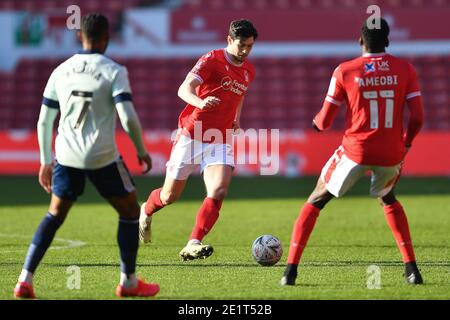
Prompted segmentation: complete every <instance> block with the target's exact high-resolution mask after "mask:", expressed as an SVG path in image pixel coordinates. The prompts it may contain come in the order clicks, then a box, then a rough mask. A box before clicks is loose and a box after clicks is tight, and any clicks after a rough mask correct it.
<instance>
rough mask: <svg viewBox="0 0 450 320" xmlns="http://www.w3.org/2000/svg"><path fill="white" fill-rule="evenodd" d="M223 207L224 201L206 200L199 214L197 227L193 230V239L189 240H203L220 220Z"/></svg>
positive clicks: (196, 222)
mask: <svg viewBox="0 0 450 320" xmlns="http://www.w3.org/2000/svg"><path fill="white" fill-rule="evenodd" d="M221 207H222V200H216V199H213V198H205V200H204V201H203V204H202V206H201V207H200V209H199V211H198V213H197V218H196V221H195V226H194V229H192V233H191V237H190V238H189V239H190V240H192V239H197V240H200V241H202V240H203V238H204V237H205V236H206V235H207V234H208V232H209V231H210V230H211V229H212V227H213V226H214V224H215V223H216V221H217V219H218V218H219V211H220V208H221Z"/></svg>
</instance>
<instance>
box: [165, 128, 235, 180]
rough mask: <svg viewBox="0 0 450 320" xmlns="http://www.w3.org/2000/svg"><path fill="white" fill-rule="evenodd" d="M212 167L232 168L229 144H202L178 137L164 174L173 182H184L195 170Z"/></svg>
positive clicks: (183, 136) (232, 154) (181, 136)
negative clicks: (173, 180)
mask: <svg viewBox="0 0 450 320" xmlns="http://www.w3.org/2000/svg"><path fill="white" fill-rule="evenodd" d="M212 165H228V166H231V167H233V168H234V166H235V164H234V152H233V148H232V146H231V145H230V144H226V143H204V142H201V141H198V140H194V139H191V138H190V137H187V136H185V135H179V138H178V140H177V141H175V143H174V145H173V147H172V152H171V154H170V159H169V161H168V162H167V164H166V167H167V170H166V174H167V175H168V176H169V177H170V178H172V179H175V180H186V179H187V178H188V177H189V176H190V175H191V174H192V173H193V172H194V171H195V170H197V169H198V168H201V172H203V170H205V168H206V167H208V166H212Z"/></svg>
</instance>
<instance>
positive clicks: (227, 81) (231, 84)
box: [221, 76, 248, 96]
mask: <svg viewBox="0 0 450 320" xmlns="http://www.w3.org/2000/svg"><path fill="white" fill-rule="evenodd" d="M221 85H222V88H223V90H225V91H231V92H234V93H236V94H237V95H239V96H242V95H243V94H244V93H245V92H247V89H248V87H247V86H246V85H244V84H242V83H239V82H238V81H236V80H233V79H231V77H229V76H226V77H223V78H222V81H221Z"/></svg>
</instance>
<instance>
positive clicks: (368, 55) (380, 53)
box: [363, 52, 386, 57]
mask: <svg viewBox="0 0 450 320" xmlns="http://www.w3.org/2000/svg"><path fill="white" fill-rule="evenodd" d="M385 55H386V52H378V53H364V54H363V57H382V56H385Z"/></svg>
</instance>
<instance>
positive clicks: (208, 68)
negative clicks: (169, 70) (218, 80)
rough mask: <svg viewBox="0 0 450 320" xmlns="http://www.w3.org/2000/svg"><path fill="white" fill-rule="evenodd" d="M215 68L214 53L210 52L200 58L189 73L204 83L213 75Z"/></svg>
mask: <svg viewBox="0 0 450 320" xmlns="http://www.w3.org/2000/svg"><path fill="white" fill-rule="evenodd" d="M213 68H214V60H213V53H211V52H209V53H207V54H205V55H204V56H202V57H201V58H200V59H198V61H197V63H196V64H195V66H194V67H193V68H192V70H191V71H190V72H189V73H190V74H191V75H192V76H194V77H195V78H197V79H198V80H200V82H202V83H203V82H205V81H207V80H208V78H209V77H210V76H211V74H212V72H213Z"/></svg>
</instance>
